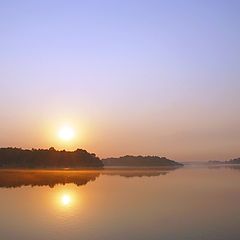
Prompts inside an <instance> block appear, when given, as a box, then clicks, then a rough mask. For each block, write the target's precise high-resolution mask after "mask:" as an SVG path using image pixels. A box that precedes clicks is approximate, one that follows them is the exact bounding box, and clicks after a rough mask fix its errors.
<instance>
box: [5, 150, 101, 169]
mask: <svg viewBox="0 0 240 240" xmlns="http://www.w3.org/2000/svg"><path fill="white" fill-rule="evenodd" d="M102 167H103V163H102V161H101V160H100V159H99V158H98V157H97V156H96V155H95V154H94V153H89V152H87V151H86V150H83V149H77V150H76V151H65V150H62V151H57V150H55V149H54V148H53V147H51V148H49V149H32V150H25V149H21V148H0V168H28V169H29V168H30V169H34V168H102Z"/></svg>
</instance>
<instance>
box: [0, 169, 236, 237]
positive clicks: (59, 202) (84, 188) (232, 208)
mask: <svg viewBox="0 0 240 240" xmlns="http://www.w3.org/2000/svg"><path fill="white" fill-rule="evenodd" d="M31 185H33V186H31ZM0 187H1V188H0V214H1V215H0V236H1V237H0V238H1V239H3V240H15V239H18V240H27V239H31V240H38V239H39V240H43V239H49V240H52V239H56V240H62V239H64V240H65V239H68V240H75V239H84V240H102V239H103V240H118V239H119V240H123V239H127V240H128V239H129V240H147V239H150V240H151V239H153V240H155V239H156V240H157V239H164V240H172V239H177V240H179V239H184V240H188V239H189V240H198V239H199V240H200V239H201V240H203V239H206V240H215V239H216V240H221V239H222V240H226V239H228V240H235V239H236V240H238V239H240V229H239V224H240V208H239V202H240V168H229V167H224V166H222V167H216V168H215V167H214V168H213V167H209V166H185V167H183V168H179V169H175V170H168V169H163V170H162V169H158V170H143V169H142V170H135V171H132V170H124V169H122V170H104V171H0Z"/></svg>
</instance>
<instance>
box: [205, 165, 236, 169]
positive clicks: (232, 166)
mask: <svg viewBox="0 0 240 240" xmlns="http://www.w3.org/2000/svg"><path fill="white" fill-rule="evenodd" d="M222 168H225V169H231V170H240V164H219V165H215V166H214V165H210V166H208V169H222Z"/></svg>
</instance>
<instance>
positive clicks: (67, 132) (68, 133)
mask: <svg viewBox="0 0 240 240" xmlns="http://www.w3.org/2000/svg"><path fill="white" fill-rule="evenodd" d="M58 136H59V137H60V138H61V139H62V140H64V141H70V140H72V139H73V137H74V130H73V129H72V128H71V127H68V126H65V127H62V128H61V129H60V130H59V132H58Z"/></svg>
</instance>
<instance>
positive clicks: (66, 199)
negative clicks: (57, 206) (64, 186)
mask: <svg viewBox="0 0 240 240" xmlns="http://www.w3.org/2000/svg"><path fill="white" fill-rule="evenodd" d="M61 201H62V204H63V205H69V204H70V202H71V197H70V196H69V195H67V194H65V195H63V196H62V199H61Z"/></svg>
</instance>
